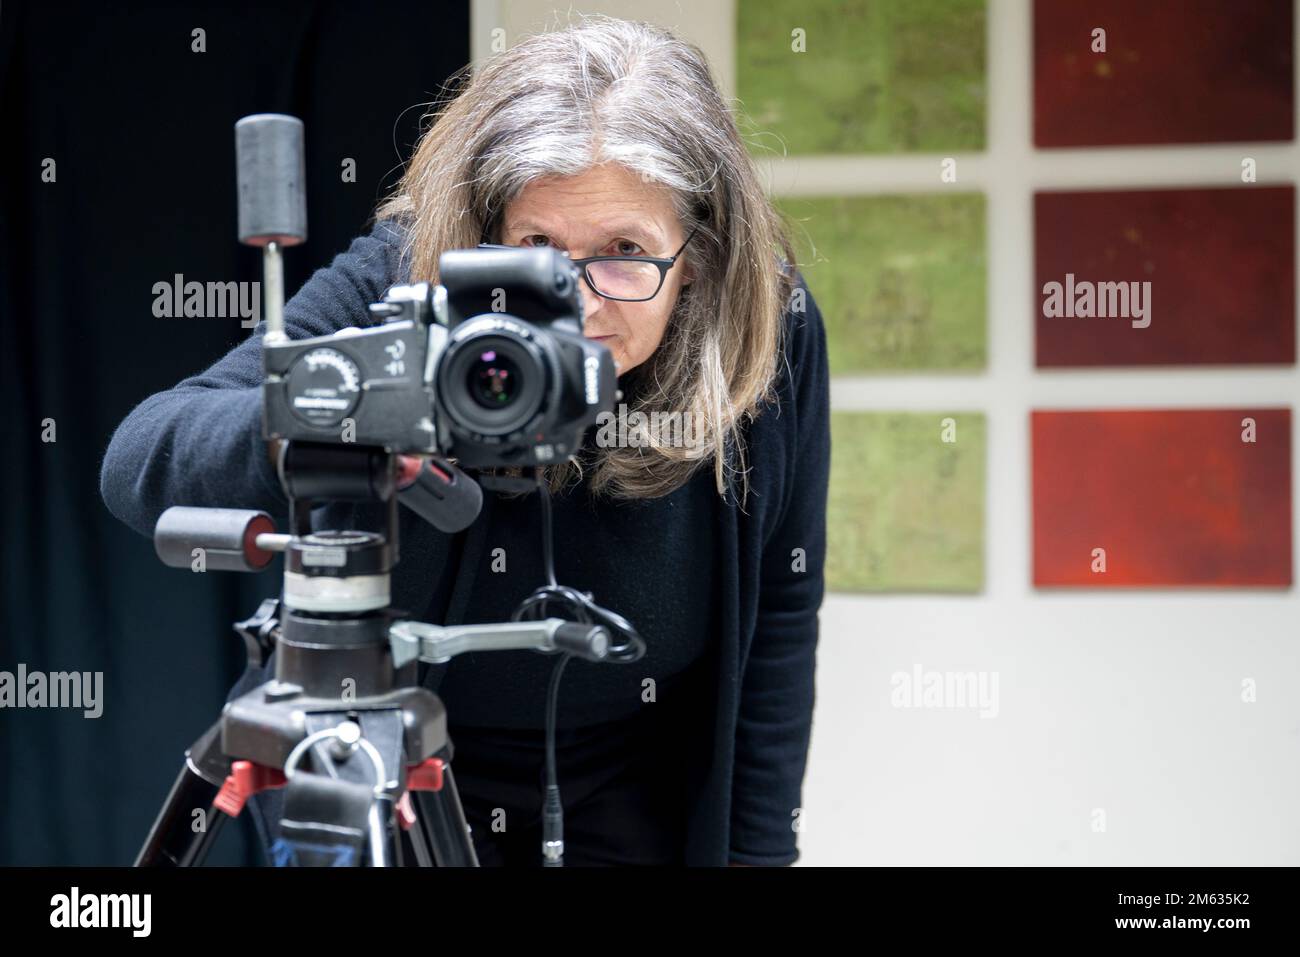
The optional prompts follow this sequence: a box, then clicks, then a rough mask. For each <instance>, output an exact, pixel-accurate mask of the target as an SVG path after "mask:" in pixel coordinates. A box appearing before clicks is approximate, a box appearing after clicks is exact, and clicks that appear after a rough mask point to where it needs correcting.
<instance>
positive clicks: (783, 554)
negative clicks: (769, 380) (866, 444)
mask: <svg viewBox="0 0 1300 957" xmlns="http://www.w3.org/2000/svg"><path fill="white" fill-rule="evenodd" d="M801 286H802V281H801ZM803 289H804V292H805V297H806V300H805V306H806V308H805V311H804V312H803V314H802V315H801V314H799V313H798V312H794V313H793V314H792V317H791V318H792V325H791V334H790V337H789V338H790V342H789V346H788V350H787V355H788V356H789V359H790V366H791V374H790V378H789V385H788V387H787V388H785V389H782V390H781V413H780V414H781V416H782V417H784V416H786V415H793V421H792V422H791V423H790V424H789V425H787V426H786V427H785V428H786V429H788V430H789V434H791V435H793V436H795V439H794V441H795V448H794V456H793V470H792V471H791V472H790V473H789V474H788V476H787V482H788V483H790V484H789V487H788V489H787V491H786V504H785V506H784V508H785V511H784V514H783V515H782V516H781V518H780V522H779V524H778V526H777V528H776V529H775V531H774V533H773V534H772V536H771V538H770V539H769V540H768V542H767V544H766V546H765V548H764V553H763V560H762V575H761V584H760V593H759V609H758V618H757V621H756V623H755V627H754V637H753V643H752V645H751V647H750V651H749V657H748V659H747V662H746V664H745V673H744V675H743V677H742V685H741V694H740V716H739V720H738V723H737V725H736V754H735V770H734V772H733V775H732V799H731V808H732V810H731V862H732V863H733V864H769V865H785V864H793V863H794V862H795V861H796V860H797V859H798V857H799V851H798V849H797V847H796V844H795V839H796V832H795V830H794V825H795V822H796V821H797V820H801V819H802V815H803V812H802V810H801V808H802V790H803V777H804V769H805V765H806V763H807V758H808V742H809V738H810V736H811V732H812V711H813V701H814V688H813V674H814V670H815V665H816V650H817V637H818V620H817V613H818V609H819V608H820V607H821V603H822V595H823V592H824V578H823V568H824V565H825V558H826V496H827V486H828V483H829V480H830V458H831V456H830V453H831V436H830V372H829V366H828V363H827V357H826V330H825V327H824V325H823V323H822V316H821V312H820V311H819V310H818V308H817V304H816V303H815V302H814V301H813V298H812V294H811V293H809V292H807V287H806V286H803ZM778 421H780V420H779V419H778ZM796 549H799V550H801V551H799V552H796V551H795V550H796ZM800 555H802V560H800V558H799V556H800Z"/></svg>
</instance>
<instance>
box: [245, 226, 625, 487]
mask: <svg viewBox="0 0 1300 957" xmlns="http://www.w3.org/2000/svg"><path fill="white" fill-rule="evenodd" d="M439 273H440V276H439V278H440V279H441V285H438V286H433V285H431V284H429V283H415V284H411V285H399V286H394V287H392V288H391V289H389V290H388V292H387V294H386V295H385V296H384V298H383V300H382V301H381V302H377V303H374V304H372V305H371V306H370V312H371V315H372V316H373V317H374V318H375V320H376V321H377V324H376V325H372V326H365V327H349V328H347V329H340V330H339V331H338V332H335V333H333V334H331V335H328V336H317V337H314V338H311V339H296V340H284V341H280V342H265V343H264V344H263V361H264V365H265V371H266V379H265V382H264V384H263V390H264V394H263V399H264V401H263V403H262V408H263V434H264V436H265V437H266V438H267V439H284V440H290V441H301V442H317V443H339V444H356V445H362V446H377V447H381V448H383V449H385V450H386V451H388V452H391V453H402V454H411V455H418V454H433V455H441V456H445V457H448V458H452V459H455V460H456V461H457V462H458V463H459V464H461V465H462V466H468V467H478V468H485V467H493V466H510V465H517V466H533V465H547V464H551V463H554V462H560V461H563V460H564V459H566V458H568V457H569V456H570V455H572V454H573V453H575V452H576V451H577V450H578V449H579V448H580V446H581V444H582V437H583V434H584V433H585V432H586V430H587V429H588V428H589V427H590V426H592V425H594V424H595V423H596V419H597V416H598V415H599V414H600V413H601V412H602V411H609V410H611V409H612V408H613V405H614V397H615V390H616V387H617V375H616V372H615V369H614V361H613V358H612V357H611V355H610V352H609V349H608V348H606V347H605V346H604V345H602V344H600V343H598V342H593V341H591V340H589V339H587V338H586V337H585V336H584V335H583V333H582V297H581V292H580V290H579V288H578V283H579V282H580V279H579V276H578V273H577V270H576V268H575V267H574V266H573V265H572V264H571V263H570V262H569V260H568V259H567V258H566V257H565V256H563V255H562V254H560V253H559V252H557V251H556V250H554V249H550V248H546V247H543V248H537V249H461V250H452V251H449V252H447V253H444V254H443V256H442V258H441V260H440V261H439Z"/></svg>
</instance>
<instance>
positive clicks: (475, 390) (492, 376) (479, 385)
mask: <svg viewBox="0 0 1300 957" xmlns="http://www.w3.org/2000/svg"><path fill="white" fill-rule="evenodd" d="M467 378H468V383H467V384H468V386H469V394H470V395H471V396H473V397H474V401H475V402H477V403H478V404H479V405H481V406H482V407H483V408H485V409H503V408H505V407H507V406H508V405H510V403H511V402H513V401H514V400H515V398H516V397H517V396H518V395H519V393H520V390H521V389H522V388H523V383H522V382H521V380H520V375H519V366H518V365H516V364H515V362H514V361H513V360H512V359H511V358H510V357H509V356H506V355H503V354H502V353H500V352H497V351H496V350H495V349H484V350H483V351H482V352H481V353H479V356H478V358H477V359H476V360H475V361H474V362H473V363H472V364H471V365H470V367H469V369H468V372H467Z"/></svg>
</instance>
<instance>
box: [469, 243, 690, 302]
mask: <svg viewBox="0 0 1300 957" xmlns="http://www.w3.org/2000/svg"><path fill="white" fill-rule="evenodd" d="M699 231H700V227H699V226H696V227H695V228H694V229H692V230H691V233H690V235H689V236H687V237H686V241H685V242H684V243H682V244H681V246H680V247H678V249H677V252H675V253H673V254H672V255H671V256H587V257H586V258H585V259H571V260H569V261H570V262H571V263H573V265H575V266H577V267H578V271H579V272H580V273H582V280H583V282H585V283H586V284H587V287H588V288H589V289H590V290H591V291H592V292H594V293H595V294H596V295H598V296H600V298H602V299H612V300H613V301H615V302H649V301H650V300H651V299H653V298H654V297H655V296H657V295H659V292H660V290H662V289H663V288H664V280H666V279H667V278H668V272H669V270H671V269H672V268H673V266H675V265H676V264H677V260H678V259H680V258H681V255H682V253H683V252H684V251H685V249H686V247H687V245H689V243H690V241H691V240H692V239H694V238H695V234H696V233H698V232H699ZM478 248H479V249H527V248H530V247H526V246H509V245H505V244H502V243H479V244H478ZM565 255H566V256H567V255H568V253H565ZM595 262H637V263H650V264H651V265H653V266H656V267H658V269H659V285H657V286H655V291H654V292H652V293H650V295H648V296H644V297H642V298H638V299H627V298H624V297H623V296H609V295H606V294H605V293H603V292H601V291H600V290H599V289H597V288H596V284H595V283H594V282H592V281H591V276H589V275H588V274H587V267H588V266H589V265H591V264H592V263H595Z"/></svg>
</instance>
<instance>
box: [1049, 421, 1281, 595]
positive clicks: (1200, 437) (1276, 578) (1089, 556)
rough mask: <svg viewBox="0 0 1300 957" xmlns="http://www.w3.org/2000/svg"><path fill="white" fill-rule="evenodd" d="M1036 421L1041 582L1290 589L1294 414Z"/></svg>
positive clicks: (1096, 585)
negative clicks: (1100, 562) (1292, 425)
mask: <svg viewBox="0 0 1300 957" xmlns="http://www.w3.org/2000/svg"><path fill="white" fill-rule="evenodd" d="M1247 419H1249V420H1251V422H1253V426H1252V425H1251V424H1250V423H1247V424H1245V425H1243V420H1247ZM1031 428H1032V433H1033V470H1034V474H1033V497H1034V522H1033V524H1034V584H1035V585H1037V586H1057V585H1083V586H1094V587H1106V586H1180V585H1235V586H1243V585H1266V586H1289V585H1290V584H1291V410H1290V409H1278V408H1273V409H1213V410H1203V409H1179V410H1157V411H1145V410H1144V411H1099V412H1092V411H1089V412H1044V411H1036V412H1034V413H1032V416H1031ZM1243 437H1253V438H1254V441H1244V440H1243ZM1098 550H1102V551H1101V552H1099V551H1098ZM1099 559H1100V560H1102V561H1104V566H1103V567H1101V568H1100V569H1099V566H1098V561H1099Z"/></svg>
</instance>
